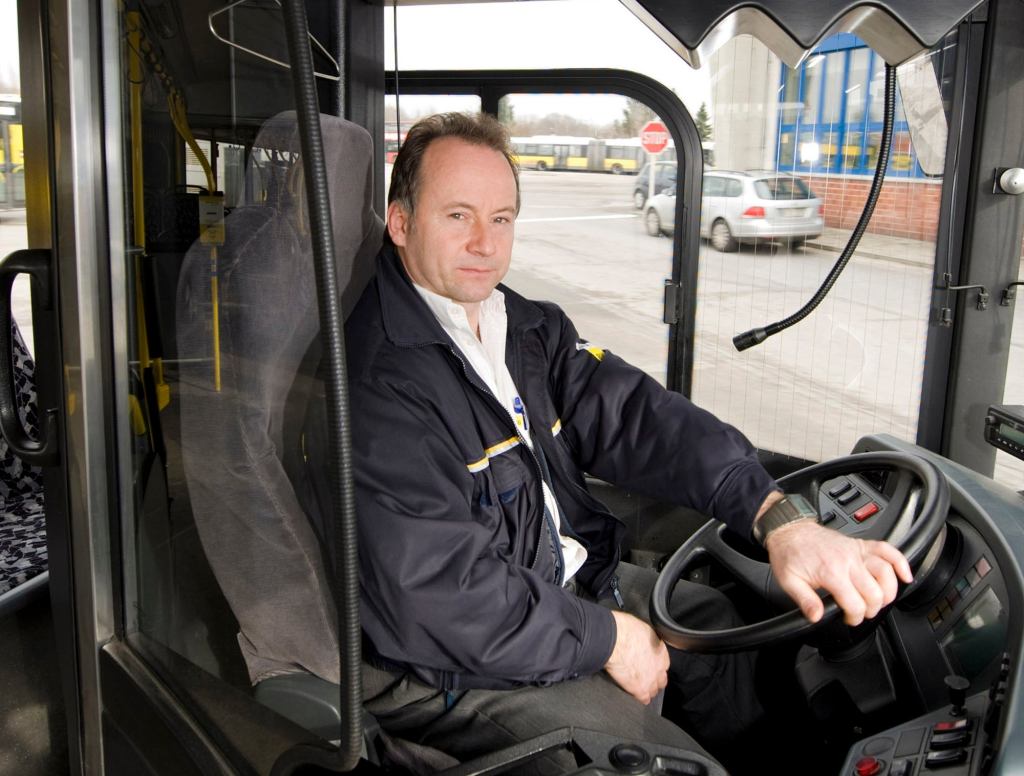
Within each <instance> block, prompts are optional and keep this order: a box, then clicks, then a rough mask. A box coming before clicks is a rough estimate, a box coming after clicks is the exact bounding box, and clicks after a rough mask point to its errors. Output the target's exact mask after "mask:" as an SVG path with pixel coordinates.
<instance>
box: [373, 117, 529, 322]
mask: <svg viewBox="0 0 1024 776" xmlns="http://www.w3.org/2000/svg"><path fill="white" fill-rule="evenodd" d="M515 217H516V182H515V178H514V176H513V175H512V169H511V168H510V167H509V164H508V161H507V160H506V159H505V157H504V155H502V154H501V153H499V152H498V151H495V150H493V149H491V148H488V147H486V146H481V145H474V144H472V143H467V142H465V141H464V140H459V139H457V138H451V137H446V138H442V139H440V140H435V141H434V142H433V143H431V144H430V145H429V146H428V147H427V150H426V152H425V153H424V155H423V160H422V162H421V167H420V181H419V189H418V191H417V196H416V205H415V209H414V211H413V213H412V215H411V216H410V215H409V214H408V213H406V212H405V210H404V209H403V208H402V207H401V206H400V205H399V204H398V203H397V202H392V203H391V205H390V206H389V207H388V230H389V232H390V234H391V239H392V240H393V241H394V243H395V245H396V246H398V253H399V255H400V256H401V257H402V263H403V264H404V265H405V269H406V271H407V272H408V273H409V276H410V277H411V278H412V279H413V281H414V282H416V283H417V284H419V285H420V286H423V287H424V288H426V289H428V290H429V291H433V292H434V293H436V294H440V295H441V296H445V297H447V298H449V299H451V300H453V301H455V302H458V303H460V304H462V305H463V306H466V307H467V309H468V310H469V311H471V312H473V311H475V310H476V309H477V306H478V305H479V303H480V302H482V301H483V300H484V299H486V298H487V297H488V296H490V293H491V291H493V290H494V287H495V286H496V285H497V284H498V283H499V282H501V279H502V278H504V277H505V273H506V272H508V265H509V261H510V260H511V258H512V238H513V236H514V223H515Z"/></svg>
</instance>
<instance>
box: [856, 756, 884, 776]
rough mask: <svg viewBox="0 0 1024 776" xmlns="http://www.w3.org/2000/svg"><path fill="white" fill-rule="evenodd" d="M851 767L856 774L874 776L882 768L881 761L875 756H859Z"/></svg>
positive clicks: (858, 775)
mask: <svg viewBox="0 0 1024 776" xmlns="http://www.w3.org/2000/svg"><path fill="white" fill-rule="evenodd" d="M853 769H854V770H855V771H856V772H857V776H875V774H876V773H878V772H879V771H880V770H882V761H881V760H879V759H878V758H877V757H861V758H860V759H859V760H857V762H856V764H855V765H854V766H853Z"/></svg>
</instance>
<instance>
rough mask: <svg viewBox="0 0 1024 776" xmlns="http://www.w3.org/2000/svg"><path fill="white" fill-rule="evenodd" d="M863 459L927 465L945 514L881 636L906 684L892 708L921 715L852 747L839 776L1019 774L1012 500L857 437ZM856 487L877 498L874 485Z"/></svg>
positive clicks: (1021, 513) (1018, 515)
mask: <svg viewBox="0 0 1024 776" xmlns="http://www.w3.org/2000/svg"><path fill="white" fill-rule="evenodd" d="M875 450H896V451H902V452H910V453H916V454H918V455H922V456H924V457H927V458H929V459H931V460H932V461H933V462H934V463H936V464H937V465H938V466H939V468H940V470H941V471H942V472H943V474H944V475H945V476H946V479H947V481H948V482H949V485H950V491H951V492H950V496H951V509H950V514H949V518H948V520H947V523H946V527H945V529H944V534H943V541H941V542H938V543H937V544H936V551H935V552H933V553H930V554H929V556H928V557H927V558H926V559H925V562H924V564H923V565H922V569H921V570H920V571H919V572H918V575H919V576H920V577H922V582H921V584H920V585H919V586H918V587H917V588H916V589H915V590H913V591H912V592H911V594H910V595H909V596H908V597H906V598H905V599H904V600H903V601H901V602H900V604H899V605H898V606H897V607H894V608H893V609H892V611H891V612H890V613H889V615H888V623H887V626H888V627H887V630H886V632H887V634H888V635H889V637H890V641H891V644H892V648H893V650H894V652H895V657H896V660H897V661H898V663H899V664H900V665H902V666H904V667H906V669H907V671H906V673H907V676H908V678H909V688H907V690H906V691H907V692H908V693H909V694H910V695H911V697H910V698H901V699H900V701H901V708H902V707H907V708H914V707H919V708H920V710H921V713H920V714H919V715H917V716H915V717H913V718H911V719H908V720H906V721H905V722H901V723H899V724H897V725H893V726H891V727H890V728H888V729H886V730H883V731H881V732H879V733H876V734H874V735H871V736H868V737H866V738H864V739H863V740H861V741H859V742H857V743H856V744H855V745H854V746H853V747H851V749H850V751H849V754H848V756H847V758H846V762H845V763H844V765H843V767H842V770H841V773H842V774H856V776H875V774H883V775H886V774H889V775H891V776H918V774H932V773H941V774H944V775H948V776H968V774H970V776H974V775H975V774H980V775H983V776H987V774H1000V775H1005V776H1008V775H1009V774H1011V773H1013V774H1018V773H1021V772H1024V747H1022V744H1021V741H1020V739H1019V737H1016V736H1011V735H1009V733H1010V732H1011V731H1013V730H1016V729H1019V727H1018V726H1019V724H1020V723H1019V716H1020V711H1021V702H1022V699H1024V698H1022V688H1021V682H1020V673H1021V672H1020V661H1021V637H1022V630H1024V624H1022V619H1021V614H1022V611H1024V610H1022V602H1024V578H1022V573H1021V569H1022V565H1024V496H1022V495H1021V494H1020V493H1016V492H1014V491H1013V490H1011V489H1009V488H1006V487H1004V486H1001V485H999V484H997V483H995V482H993V481H992V480H990V479H988V478H985V477H982V476H980V475H978V474H977V473H975V472H972V471H970V470H967V469H965V468H963V467H960V466H958V465H957V464H954V463H952V462H950V461H948V460H945V459H943V458H941V457H939V456H936V455H934V454H931V453H929V452H927V451H925V450H922V449H921V448H918V447H916V446H915V445H911V444H908V443H905V442H902V441H900V440H898V439H896V438H894V437H889V436H887V435H878V436H871V437H865V438H864V439H862V440H861V441H860V442H859V443H858V445H857V447H856V448H855V450H854V452H866V451H875ZM856 484H862V483H856ZM863 484H865V485H866V490H867V491H868V492H869V493H870V494H871V495H873V496H875V495H877V496H880V497H882V498H883V499H884V492H885V483H877V482H876V483H863ZM873 485H879V486H880V487H879V488H878V489H877V490H872V486H873ZM939 548H941V551H939Z"/></svg>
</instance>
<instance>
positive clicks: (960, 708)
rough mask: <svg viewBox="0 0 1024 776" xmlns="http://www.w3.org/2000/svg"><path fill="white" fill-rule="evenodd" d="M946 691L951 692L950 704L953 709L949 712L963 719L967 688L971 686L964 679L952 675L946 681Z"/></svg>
mask: <svg viewBox="0 0 1024 776" xmlns="http://www.w3.org/2000/svg"><path fill="white" fill-rule="evenodd" d="M943 681H944V682H945V683H946V689H947V690H949V702H950V703H951V704H952V705H953V708H951V709H950V710H949V713H950V715H952V716H954V717H962V716H963V714H964V703H966V702H967V688H968V687H970V686H971V683H970V682H968V681H967V680H966V679H965V678H964V677H962V676H958V675H956V674H950V675H949V676H947V677H946V678H945V679H944V680H943Z"/></svg>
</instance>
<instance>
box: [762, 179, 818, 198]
mask: <svg viewBox="0 0 1024 776" xmlns="http://www.w3.org/2000/svg"><path fill="white" fill-rule="evenodd" d="M754 189H755V190H756V191H757V196H759V197H760V198H761V199H811V198H812V197H813V196H814V195H813V194H812V193H811V190H810V189H809V188H807V184H805V183H804V182H803V181H802V180H800V179H799V178H762V179H760V180H756V181H754Z"/></svg>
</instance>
